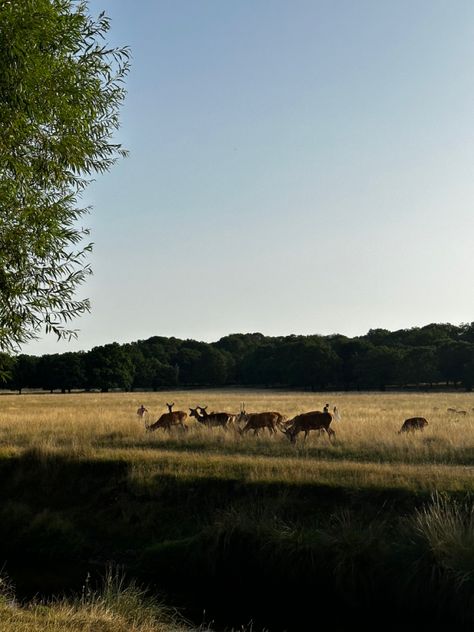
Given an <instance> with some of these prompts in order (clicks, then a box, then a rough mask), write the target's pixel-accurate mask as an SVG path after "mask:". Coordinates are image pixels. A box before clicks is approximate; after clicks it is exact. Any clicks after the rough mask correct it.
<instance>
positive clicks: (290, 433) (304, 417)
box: [280, 410, 336, 443]
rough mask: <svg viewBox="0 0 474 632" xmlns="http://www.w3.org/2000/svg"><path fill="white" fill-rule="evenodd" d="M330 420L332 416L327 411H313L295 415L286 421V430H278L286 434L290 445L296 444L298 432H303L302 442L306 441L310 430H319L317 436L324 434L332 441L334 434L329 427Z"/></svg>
mask: <svg viewBox="0 0 474 632" xmlns="http://www.w3.org/2000/svg"><path fill="white" fill-rule="evenodd" d="M332 419H333V416H332V414H331V413H330V412H328V411H325V412H321V411H320V410H313V411H311V412H308V413H302V414H301V415H296V417H293V419H290V420H288V422H287V424H286V428H280V430H281V431H282V432H283V433H284V434H286V436H287V437H288V438H289V440H290V441H291V443H296V437H297V435H299V433H300V432H304V440H305V441H306V438H307V436H308V434H309V432H310V430H319V434H321V432H326V434H327V435H328V437H329V439H334V438H335V436H336V433H335V432H334V430H333V429H332V428H330V427H329V426H330V424H331V421H332Z"/></svg>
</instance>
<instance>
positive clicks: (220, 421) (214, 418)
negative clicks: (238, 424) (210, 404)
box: [189, 406, 234, 430]
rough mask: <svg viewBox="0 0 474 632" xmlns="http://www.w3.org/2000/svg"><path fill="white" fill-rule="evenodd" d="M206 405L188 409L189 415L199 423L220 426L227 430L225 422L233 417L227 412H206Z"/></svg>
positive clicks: (212, 426)
mask: <svg viewBox="0 0 474 632" xmlns="http://www.w3.org/2000/svg"><path fill="white" fill-rule="evenodd" d="M206 409H207V406H204V407H203V406H196V408H190V409H189V411H190V412H189V416H190V417H194V418H195V419H196V420H197V421H199V423H201V424H203V425H205V426H208V427H209V428H216V427H221V428H224V430H227V424H228V423H229V422H230V421H231V420H232V419H233V417H234V416H233V415H230V414H229V413H214V412H212V413H208V412H207V410H206Z"/></svg>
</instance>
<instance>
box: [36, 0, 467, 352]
mask: <svg viewBox="0 0 474 632" xmlns="http://www.w3.org/2000/svg"><path fill="white" fill-rule="evenodd" d="M90 9H91V12H92V13H93V14H98V13H99V12H100V11H101V10H105V11H106V13H107V14H108V15H109V16H110V18H111V20H112V24H111V31H110V41H111V42H112V43H114V44H128V45H130V47H131V50H132V55H133V59H132V70H131V73H130V76H129V79H128V81H127V87H128V96H127V101H126V104H125V107H124V109H123V111H122V127H121V130H120V134H119V138H120V140H121V141H122V142H123V143H124V144H125V146H126V147H127V148H128V149H129V150H130V157H129V158H128V159H126V160H123V161H121V162H120V164H118V165H117V166H115V167H114V168H113V170H112V171H111V172H110V173H109V174H107V175H103V176H98V177H97V181H96V183H95V184H93V185H92V186H91V187H90V188H89V189H88V192H87V196H86V201H87V202H89V203H90V204H92V205H93V210H92V213H91V215H90V216H89V225H90V227H91V229H92V240H93V241H94V243H95V248H94V254H93V256H92V264H93V268H94V276H93V277H92V278H91V279H90V280H89V281H88V282H87V284H86V285H84V286H83V288H82V293H81V294H83V295H85V296H89V297H90V298H91V300H92V313H91V314H90V315H87V316H85V317H83V318H80V319H78V320H77V321H76V322H75V326H76V327H77V328H79V329H80V330H81V331H80V336H79V340H78V341H75V342H73V343H69V344H67V343H57V342H56V341H55V339H54V338H52V337H51V338H50V337H45V338H43V340H42V341H41V342H40V343H34V344H30V345H28V346H26V347H25V348H24V352H26V353H38V354H41V353H55V352H62V351H66V350H76V349H90V348H91V347H93V346H96V345H101V344H106V343H109V342H113V341H117V342H127V341H132V340H137V339H145V338H148V337H150V336H153V335H163V336H176V337H180V338H195V339H198V340H206V341H213V340H217V339H219V338H220V337H222V336H224V335H226V334H228V333H236V332H242V333H244V332H255V331H259V332H262V333H264V334H267V335H286V334H292V333H294V334H310V333H319V334H330V333H336V332H338V333H342V334H346V335H349V336H354V335H359V334H364V333H366V332H367V331H368V330H369V329H370V328H375V327H384V328H387V329H399V328H405V327H413V326H419V325H424V324H427V323H430V322H451V323H453V324H459V323H461V322H468V321H469V322H470V321H472V320H474V293H473V289H472V288H473V281H472V279H473V277H474V258H473V235H474V230H473V229H474V213H473V208H472V207H473V200H474V195H473V194H474V178H473V167H474V160H473V159H474V144H473V140H474V138H473V132H474V124H473V114H474V79H473V77H474V75H473V61H474V2H472V0H450V1H449V2H447V1H445V0H443V1H439V0H391V1H387V0H357V1H356V0H325V1H319V0H291V1H290V0H285V1H282V0H233V1H232V2H231V1H223V0H163V1H161V0H139V1H137V2H130V0H93V1H91V2H90Z"/></svg>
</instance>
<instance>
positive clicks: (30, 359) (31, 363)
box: [7, 353, 42, 393]
mask: <svg viewBox="0 0 474 632" xmlns="http://www.w3.org/2000/svg"><path fill="white" fill-rule="evenodd" d="M14 360H15V363H14V365H13V370H12V375H11V379H10V380H9V381H8V382H7V386H8V387H9V388H11V389H13V390H16V391H18V393H21V391H22V390H23V389H24V388H37V387H40V386H42V385H41V384H40V378H39V371H38V367H39V364H40V358H38V357H36V356H31V355H26V354H23V353H22V354H20V355H19V356H17V357H15V358H14Z"/></svg>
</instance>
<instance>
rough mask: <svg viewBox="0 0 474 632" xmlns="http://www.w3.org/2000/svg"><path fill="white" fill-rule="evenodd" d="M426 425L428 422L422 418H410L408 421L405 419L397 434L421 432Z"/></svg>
mask: <svg viewBox="0 0 474 632" xmlns="http://www.w3.org/2000/svg"><path fill="white" fill-rule="evenodd" d="M427 425H428V422H427V421H426V419H425V418H424V417H410V419H405V421H404V422H403V426H402V427H401V428H400V430H399V431H398V434H400V433H401V432H414V431H415V430H423V428H424V427H425V426H427Z"/></svg>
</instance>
